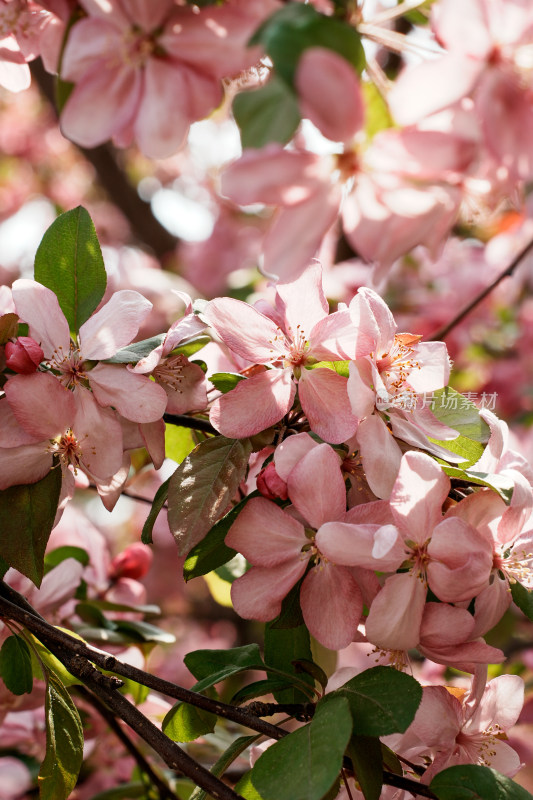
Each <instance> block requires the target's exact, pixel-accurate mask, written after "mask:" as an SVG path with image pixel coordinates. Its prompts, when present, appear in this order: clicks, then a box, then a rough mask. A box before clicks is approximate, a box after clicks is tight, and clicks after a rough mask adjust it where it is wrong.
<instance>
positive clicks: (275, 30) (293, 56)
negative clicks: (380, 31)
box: [251, 3, 365, 87]
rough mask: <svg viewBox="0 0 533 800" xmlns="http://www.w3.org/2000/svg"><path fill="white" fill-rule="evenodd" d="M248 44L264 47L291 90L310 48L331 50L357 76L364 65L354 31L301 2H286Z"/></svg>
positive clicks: (351, 27)
mask: <svg viewBox="0 0 533 800" xmlns="http://www.w3.org/2000/svg"><path fill="white" fill-rule="evenodd" d="M251 44H262V45H263V46H264V48H265V50H266V52H267V54H268V55H269V56H270V58H271V59H272V61H273V63H274V68H275V70H276V72H277V73H278V75H279V76H280V77H281V78H283V80H284V81H285V82H286V83H287V84H288V85H289V86H291V87H292V86H293V84H294V76H295V73H296V70H297V67H298V61H299V60H300V57H301V55H302V53H303V52H304V51H305V50H306V49H307V48H309V47H326V48H327V49H329V50H333V51H334V52H335V53H338V54H339V55H340V56H342V57H343V58H345V59H346V60H347V61H348V62H349V63H350V64H351V65H352V66H353V67H354V69H355V70H356V71H357V72H359V73H361V72H362V71H363V69H364V66H365V53H364V50H363V46H362V44H361V37H360V36H359V34H358V33H357V31H356V29H355V28H354V27H353V26H352V25H349V24H348V23H346V22H344V21H343V20H339V19H336V18H335V17H327V16H325V15H324V14H321V13H319V12H318V11H316V10H315V9H314V8H313V7H312V6H310V5H304V4H303V3H288V4H287V5H285V6H283V8H281V9H280V10H279V11H277V12H276V13H275V14H273V15H272V16H271V17H269V18H268V19H267V21H266V22H264V23H263V25H261V27H260V28H259V29H258V30H257V31H256V33H255V34H254V36H253V37H252V39H251Z"/></svg>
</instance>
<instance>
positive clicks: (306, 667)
mask: <svg viewBox="0 0 533 800" xmlns="http://www.w3.org/2000/svg"><path fill="white" fill-rule="evenodd" d="M292 663H293V665H294V668H295V670H296V673H297V674H298V675H300V674H301V673H305V674H307V675H311V677H312V678H313V680H315V681H316V682H317V683H319V684H320V685H321V686H322V688H323V689H325V688H326V686H327V684H328V676H327V675H326V673H325V672H324V670H323V669H322V667H319V666H318V664H315V662H314V661H309V659H307V658H297V659H295V660H294V661H293V662H292Z"/></svg>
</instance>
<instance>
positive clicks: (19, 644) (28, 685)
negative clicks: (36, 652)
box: [0, 636, 33, 695]
mask: <svg viewBox="0 0 533 800" xmlns="http://www.w3.org/2000/svg"><path fill="white" fill-rule="evenodd" d="M0 675H1V676H2V680H3V681H4V683H5V685H6V687H7V689H9V691H10V692H12V693H13V694H16V695H21V694H29V693H30V692H31V690H32V689H33V674H32V669H31V655H30V650H29V648H28V645H27V644H26V642H25V641H24V639H23V638H22V637H21V636H8V637H7V639H6V640H5V642H4V644H3V645H2V648H1V649H0Z"/></svg>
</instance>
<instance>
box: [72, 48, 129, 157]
mask: <svg viewBox="0 0 533 800" xmlns="http://www.w3.org/2000/svg"><path fill="white" fill-rule="evenodd" d="M141 90H142V78H141V71H140V70H135V69H132V68H131V67H129V66H120V67H115V68H113V69H109V68H108V67H107V66H106V65H105V64H104V63H102V62H100V63H98V62H95V63H94V64H93V67H92V69H91V71H90V72H86V73H84V76H83V78H82V79H81V80H80V81H79V82H78V83H77V84H76V86H75V88H74V91H73V92H72V94H71V95H70V97H69V99H68V100H67V103H66V105H65V108H64V109H63V112H62V114H61V120H60V122H61V130H62V132H63V134H64V135H65V136H66V137H67V138H68V139H72V141H73V142H76V144H79V145H81V146H82V147H95V146H96V145H98V144H102V142H106V141H107V140H108V139H110V138H111V137H112V136H114V135H115V134H118V133H120V132H121V131H122V130H123V129H124V128H127V127H128V126H129V125H130V124H131V123H132V121H133V119H134V118H135V115H136V113H137V110H138V107H139V102H140V99H141Z"/></svg>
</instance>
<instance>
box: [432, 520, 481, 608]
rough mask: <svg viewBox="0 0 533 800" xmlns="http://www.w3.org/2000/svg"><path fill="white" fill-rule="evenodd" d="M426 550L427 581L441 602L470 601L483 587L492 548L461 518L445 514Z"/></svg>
mask: <svg viewBox="0 0 533 800" xmlns="http://www.w3.org/2000/svg"><path fill="white" fill-rule="evenodd" d="M427 530H431V528H428V529H427ZM427 552H428V555H429V557H430V562H429V564H428V567H427V575H428V583H429V585H430V587H431V590H432V591H433V592H434V593H435V594H436V595H437V597H438V598H439V600H442V601H443V602H445V603H460V602H461V601H463V600H465V601H466V600H471V599H472V598H473V597H475V596H476V595H477V594H479V592H480V591H481V590H482V589H484V588H485V587H486V586H487V584H488V580H489V576H490V572H491V570H492V559H493V550H492V547H491V546H490V544H489V543H488V542H487V540H486V539H485V538H484V537H483V536H482V535H481V534H480V533H479V532H478V531H477V530H476V529H475V528H472V527H471V526H470V525H468V524H467V523H465V522H463V520H461V519H454V518H453V517H449V518H448V519H445V520H443V521H442V522H441V523H440V524H439V525H437V527H436V528H435V529H434V531H433V535H432V537H431V541H430V543H429V545H428V549H427Z"/></svg>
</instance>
